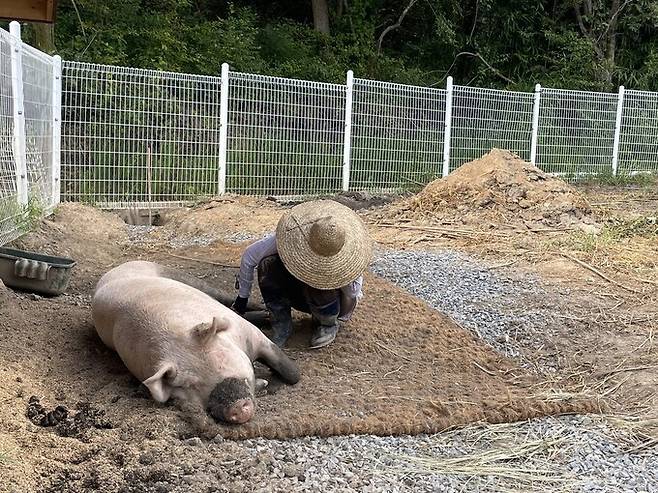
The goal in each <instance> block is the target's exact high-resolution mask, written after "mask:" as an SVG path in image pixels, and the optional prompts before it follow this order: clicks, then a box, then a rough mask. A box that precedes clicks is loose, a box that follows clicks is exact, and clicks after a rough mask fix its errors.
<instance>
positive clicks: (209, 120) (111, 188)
mask: <svg viewBox="0 0 658 493" xmlns="http://www.w3.org/2000/svg"><path fill="white" fill-rule="evenodd" d="M62 71H63V74H64V75H63V84H62V85H63V87H62V200H63V201H66V200H68V201H80V202H89V203H94V204H97V205H99V206H104V207H125V206H136V207H145V206H148V205H151V206H169V205H172V206H173V205H178V204H181V203H189V202H191V201H194V200H197V199H199V198H201V197H206V196H211V195H215V194H217V192H218V167H219V128H220V120H219V118H220V115H219V110H220V88H221V79H220V78H219V77H211V76H201V75H188V74H178V73H171V72H160V71H155V70H142V69H133V68H126V67H113V66H105V65H95V64H86V63H79V62H64V63H63V67H62Z"/></svg>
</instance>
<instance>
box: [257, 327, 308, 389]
mask: <svg viewBox="0 0 658 493" xmlns="http://www.w3.org/2000/svg"><path fill="white" fill-rule="evenodd" d="M258 335H259V336H260V337H259V344H258V345H257V347H255V348H254V349H255V354H254V359H255V360H258V361H260V362H261V363H263V364H265V365H267V366H269V367H270V368H271V369H272V370H273V371H274V372H276V373H277V374H278V375H279V376H280V377H281V380H283V381H284V382H286V383H289V384H296V383H297V382H299V369H298V368H297V365H296V364H295V363H294V362H293V361H292V360H291V359H290V358H289V357H288V356H287V355H286V353H284V352H283V351H282V350H281V348H280V347H279V346H277V345H276V344H274V343H273V342H272V341H270V340H269V339H268V338H267V337H265V336H264V335H263V334H261V333H260V332H259V333H258Z"/></svg>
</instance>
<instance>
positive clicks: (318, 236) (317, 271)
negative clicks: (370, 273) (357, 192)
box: [276, 200, 372, 289]
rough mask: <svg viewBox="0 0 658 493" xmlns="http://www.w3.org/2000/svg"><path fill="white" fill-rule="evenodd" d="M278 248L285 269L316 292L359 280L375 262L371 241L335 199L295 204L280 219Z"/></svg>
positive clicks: (349, 212)
mask: <svg viewBox="0 0 658 493" xmlns="http://www.w3.org/2000/svg"><path fill="white" fill-rule="evenodd" d="M276 246H277V250H278V252H279V256H280V257H281V260H282V261H283V264H284V265H285V266H286V269H288V271H289V272H290V273H291V274H292V275H293V276H295V277H296V278H297V279H299V280H300V281H302V282H304V283H306V284H308V285H309V286H312V287H314V288H316V289H337V288H341V287H343V286H346V285H347V284H349V283H350V282H352V281H354V280H355V279H357V278H358V277H359V276H360V275H361V274H363V272H364V271H365V270H366V268H367V267H368V264H369V263H370V260H371V259H372V240H371V239H370V236H369V235H368V231H367V229H366V226H365V224H364V223H363V221H362V220H361V218H360V217H359V216H357V215H356V214H355V213H354V211H352V210H351V209H350V208H348V207H345V206H344V205H342V204H339V203H338V202H335V201H333V200H315V201H312V202H305V203H303V204H299V205H296V206H295V207H293V208H292V209H290V210H289V211H288V212H286V213H285V214H284V215H283V217H282V218H281V219H280V220H279V224H278V225H277V227H276Z"/></svg>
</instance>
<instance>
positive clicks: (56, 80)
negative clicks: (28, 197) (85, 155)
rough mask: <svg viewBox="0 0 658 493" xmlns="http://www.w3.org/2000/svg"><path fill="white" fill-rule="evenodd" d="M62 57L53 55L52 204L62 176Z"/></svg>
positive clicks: (56, 196)
mask: <svg viewBox="0 0 658 493" xmlns="http://www.w3.org/2000/svg"><path fill="white" fill-rule="evenodd" d="M61 140H62V58H61V57H60V56H59V55H55V56H54V57H53V144H52V153H53V154H52V170H51V171H52V191H51V194H52V197H51V198H52V206H53V207H54V206H56V205H57V204H59V202H60V194H61V188H60V187H61V176H62V171H61V170H62V167H61V164H62V161H61V150H62V142H61Z"/></svg>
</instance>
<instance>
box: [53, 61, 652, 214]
mask: <svg viewBox="0 0 658 493" xmlns="http://www.w3.org/2000/svg"><path fill="white" fill-rule="evenodd" d="M63 94H64V115H65V116H64V130H63V132H64V136H63V148H62V156H63V158H62V159H63V161H62V163H63V182H64V183H63V186H62V193H63V194H64V195H63V197H64V200H82V201H88V202H91V203H95V204H97V205H101V206H105V207H121V206H125V205H128V204H144V203H145V202H150V203H151V204H155V205H163V206H166V205H175V204H180V203H184V202H189V201H191V200H194V199H196V198H200V197H202V196H208V195H214V194H221V193H225V192H231V193H238V194H250V195H263V196H265V195H274V196H303V195H319V194H325V193H333V192H337V191H340V190H354V191H371V192H392V191H400V190H403V189H408V188H413V187H417V186H419V185H422V184H424V183H427V182H428V181H429V180H431V179H433V178H435V177H437V176H445V175H446V174H447V173H449V172H450V171H452V170H454V169H455V168H457V167H458V166H460V165H461V164H463V163H465V162H467V161H470V160H472V159H475V158H478V157H480V156H482V155H483V154H485V153H486V152H488V151H489V150H490V149H491V148H492V147H499V148H505V149H509V150H511V151H513V152H515V153H517V154H518V155H519V156H521V157H522V158H523V159H526V160H530V161H531V162H533V163H535V164H537V165H538V166H539V167H541V168H543V169H544V170H546V171H549V172H553V173H559V174H561V175H563V176H564V177H565V178H566V179H570V180H575V179H578V178H580V177H582V176H591V175H592V174H600V173H610V174H616V173H635V172H644V171H650V172H651V171H653V172H658V138H657V137H658V94H653V93H644V92H639V91H626V92H624V90H623V88H620V92H619V93H618V94H607V93H591V92H581V91H566V90H560V89H551V88H541V87H539V86H537V87H536V89H535V91H534V92H532V93H525V92H512V91H501V90H495V89H482V88H477V87H465V86H458V85H455V86H453V85H452V79H451V78H448V81H447V85H446V89H435V88H427V87H416V86H408V85H401V84H393V83H389V82H380V81H373V80H366V79H359V78H353V76H352V73H351V72H348V76H347V81H346V83H345V84H327V83H322V82H312V81H304V80H292V79H284V78H279V77H269V76H262V75H253V74H245V73H238V72H231V71H229V70H228V66H227V65H226V64H225V65H224V66H223V69H222V74H221V76H220V77H210V76H196V75H183V74H171V73H167V72H156V71H151V70H141V69H128V68H124V67H108V66H102V65H93V64H84V63H76V62H64V90H63Z"/></svg>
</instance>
